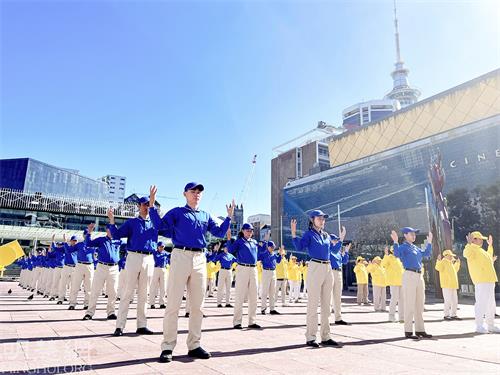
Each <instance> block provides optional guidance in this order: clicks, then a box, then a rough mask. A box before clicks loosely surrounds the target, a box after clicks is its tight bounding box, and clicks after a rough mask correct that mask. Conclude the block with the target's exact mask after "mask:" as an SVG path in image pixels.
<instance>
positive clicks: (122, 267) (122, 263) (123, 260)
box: [118, 253, 127, 271]
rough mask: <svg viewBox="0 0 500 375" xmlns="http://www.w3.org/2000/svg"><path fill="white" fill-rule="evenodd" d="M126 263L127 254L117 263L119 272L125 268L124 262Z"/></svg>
mask: <svg viewBox="0 0 500 375" xmlns="http://www.w3.org/2000/svg"><path fill="white" fill-rule="evenodd" d="M126 261H127V253H125V254H124V255H123V256H120V260H119V261H118V270H119V271H121V270H122V269H124V268H125V262H126Z"/></svg>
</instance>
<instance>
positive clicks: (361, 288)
mask: <svg viewBox="0 0 500 375" xmlns="http://www.w3.org/2000/svg"><path fill="white" fill-rule="evenodd" d="M356 302H357V303H368V284H358V294H357V296H356Z"/></svg>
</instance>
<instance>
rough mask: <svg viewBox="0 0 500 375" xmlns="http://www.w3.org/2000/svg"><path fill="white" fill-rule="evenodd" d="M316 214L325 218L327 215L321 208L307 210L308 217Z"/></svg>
mask: <svg viewBox="0 0 500 375" xmlns="http://www.w3.org/2000/svg"><path fill="white" fill-rule="evenodd" d="M316 216H323V217H324V218H325V219H326V218H328V215H327V214H325V213H324V212H323V211H321V210H313V211H311V212H309V217H310V218H311V219H312V218H313V217H316Z"/></svg>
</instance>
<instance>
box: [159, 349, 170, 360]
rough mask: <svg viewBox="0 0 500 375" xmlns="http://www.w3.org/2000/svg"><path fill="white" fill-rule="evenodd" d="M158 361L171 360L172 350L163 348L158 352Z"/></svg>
mask: <svg viewBox="0 0 500 375" xmlns="http://www.w3.org/2000/svg"><path fill="white" fill-rule="evenodd" d="M160 362H161V363H168V362H172V351H171V350H163V351H162V352H161V354H160Z"/></svg>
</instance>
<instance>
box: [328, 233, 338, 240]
mask: <svg viewBox="0 0 500 375" xmlns="http://www.w3.org/2000/svg"><path fill="white" fill-rule="evenodd" d="M330 238H331V239H332V240H335V241H338V240H340V237H339V236H337V235H336V234H335V233H332V234H330Z"/></svg>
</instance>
